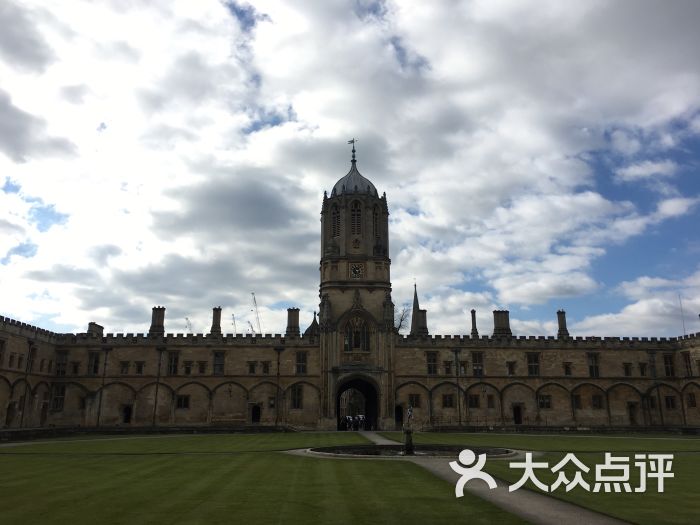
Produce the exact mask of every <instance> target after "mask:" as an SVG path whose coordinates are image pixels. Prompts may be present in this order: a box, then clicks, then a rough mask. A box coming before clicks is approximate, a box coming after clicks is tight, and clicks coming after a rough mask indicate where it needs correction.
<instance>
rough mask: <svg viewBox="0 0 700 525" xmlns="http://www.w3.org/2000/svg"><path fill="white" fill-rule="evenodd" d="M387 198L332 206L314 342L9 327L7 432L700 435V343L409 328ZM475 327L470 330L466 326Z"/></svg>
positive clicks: (361, 183)
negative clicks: (363, 425) (399, 295)
mask: <svg viewBox="0 0 700 525" xmlns="http://www.w3.org/2000/svg"><path fill="white" fill-rule="evenodd" d="M388 218H389V208H388V205H387V199H386V195H385V194H384V195H381V196H380V195H379V193H378V192H377V190H376V188H375V187H374V185H373V184H372V183H371V182H370V181H369V180H368V179H366V178H365V177H364V176H362V175H361V174H360V172H359V171H358V169H357V165H356V160H355V152H354V149H353V158H352V163H351V168H350V171H349V172H348V173H347V175H345V176H344V177H342V178H341V179H340V180H339V181H338V182H337V183H336V184H335V186H334V187H333V189H332V191H331V193H330V195H328V194H326V193H324V197H323V203H322V208H321V261H320V305H319V315H318V319H316V315H315V314H314V320H313V322H312V323H311V325H310V326H308V328H306V329H305V330H304V331H303V333H302V332H301V329H300V326H299V310H298V309H295V308H291V309H289V310H288V322H287V327H286V331H285V333H284V334H279V335H253V334H246V335H241V334H223V333H222V330H221V308H219V307H217V308H214V309H213V315H212V325H211V329H210V331H209V333H207V334H172V333H166V330H165V327H166V323H165V308H164V307H161V306H156V307H154V308H153V312H152V321H151V327H150V330H149V332H148V333H147V334H132V333H128V334H111V333H104V331H103V327H102V326H99V325H97V324H96V323H90V324H89V326H88V329H87V332H85V333H78V334H63V333H53V332H50V331H47V330H43V329H41V328H37V327H35V326H30V325H27V324H25V323H20V322H17V321H15V320H12V319H9V318H4V317H0V428H20V427H22V428H36V427H45V426H57V427H58V426H82V427H114V426H122V427H123V426H129V427H142V426H165V425H178V426H194V425H275V424H280V425H281V424H284V425H292V426H297V427H305V428H322V429H335V428H336V427H337V425H338V422H339V418H340V415H341V414H342V415H356V414H358V413H362V414H363V415H365V417H366V420H367V424H368V425H370V426H372V427H374V428H379V429H394V428H398V427H400V426H401V425H402V423H403V420H404V418H405V414H406V410H407V408H408V406H409V405H410V406H412V407H413V413H414V423H415V424H416V425H417V426H418V427H429V426H432V427H439V426H456V425H470V426H475V425H477V426H502V425H503V426H517V425H528V426H566V427H601V426H614V427H621V426H639V427H642V426H655V425H658V426H673V427H680V426H696V427H697V426H700V409H699V408H698V404H697V403H698V398H699V397H700V334H694V335H691V336H684V337H678V338H645V337H642V338H627V337H624V338H610V337H605V338H602V337H586V338H582V337H575V338H574V337H570V336H569V332H568V330H567V327H566V317H565V313H564V312H563V311H560V312H557V316H558V321H559V330H558V333H557V334H556V336H548V337H544V336H541V337H518V336H514V335H513V334H512V333H511V329H510V324H509V317H508V311H494V312H493V316H494V330H493V333H492V334H491V335H479V332H478V330H477V326H476V315H475V311H474V310H472V312H471V331H470V333H469V334H468V335H455V336H444V335H431V334H429V333H428V327H427V320H426V316H427V313H426V311H425V310H421V309H420V307H419V303H418V294H417V292H416V293H415V295H414V302H413V311H412V318H411V330H410V334H409V335H407V336H404V335H399V334H398V332H397V331H396V330H395V328H394V304H393V302H392V297H391V275H390V270H391V260H390V258H389V253H390V252H389V222H388ZM465 325H466V320H465Z"/></svg>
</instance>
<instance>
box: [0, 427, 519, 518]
mask: <svg viewBox="0 0 700 525" xmlns="http://www.w3.org/2000/svg"><path fill="white" fill-rule="evenodd" d="M358 442H364V439H363V438H362V437H361V436H359V435H358V434H354V433H299V434H260V435H198V436H162V437H141V438H136V439H113V440H112V439H97V440H94V441H87V440H81V441H54V442H49V443H32V444H28V445H21V446H13V447H0V469H1V471H2V477H0V480H1V481H0V509H1V511H0V522H2V523H13V524H15V523H66V524H81V523H90V524H94V523H99V524H113V523H129V524H141V523H159V524H160V523H202V524H205V523H206V524H212V523H226V524H230V523H244V524H257V523H265V524H267V523H300V524H301V523H303V524H308V523H355V524H361V523H467V522H468V523H506V524H508V523H522V522H521V521H520V520H518V519H517V518H515V517H514V516H512V515H510V514H508V513H506V512H503V511H501V510H500V509H498V508H496V507H494V506H492V505H491V504H489V503H487V502H485V501H483V500H480V499H478V498H476V497H474V496H471V495H466V496H465V498H462V499H459V500H457V499H455V497H454V487H453V486H452V485H451V484H449V483H447V482H445V481H443V480H440V479H439V478H437V477H435V476H433V475H432V474H430V473H429V472H427V471H425V470H423V469H422V468H421V467H418V466H417V465H414V464H412V463H408V462H403V461H383V460H362V459H357V460H356V459H351V460H344V459H317V458H309V457H297V456H291V455H288V454H283V453H281V452H277V451H279V450H283V449H289V448H301V447H309V446H322V445H333V444H353V443H358ZM159 453H162V454H159Z"/></svg>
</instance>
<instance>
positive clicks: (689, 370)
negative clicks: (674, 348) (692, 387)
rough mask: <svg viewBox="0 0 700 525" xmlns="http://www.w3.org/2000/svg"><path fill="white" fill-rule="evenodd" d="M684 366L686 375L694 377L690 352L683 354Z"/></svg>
mask: <svg viewBox="0 0 700 525" xmlns="http://www.w3.org/2000/svg"><path fill="white" fill-rule="evenodd" d="M682 355H683V364H684V365H685V375H686V376H687V377H690V376H692V375H693V367H692V366H691V364H690V352H683V354H682Z"/></svg>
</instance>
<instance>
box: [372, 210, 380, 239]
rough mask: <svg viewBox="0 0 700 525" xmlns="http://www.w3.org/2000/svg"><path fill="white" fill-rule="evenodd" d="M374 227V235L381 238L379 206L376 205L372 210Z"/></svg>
mask: <svg viewBox="0 0 700 525" xmlns="http://www.w3.org/2000/svg"><path fill="white" fill-rule="evenodd" d="M372 228H373V230H374V237H375V238H376V239H379V208H377V207H376V206H375V207H374V211H373V212H372Z"/></svg>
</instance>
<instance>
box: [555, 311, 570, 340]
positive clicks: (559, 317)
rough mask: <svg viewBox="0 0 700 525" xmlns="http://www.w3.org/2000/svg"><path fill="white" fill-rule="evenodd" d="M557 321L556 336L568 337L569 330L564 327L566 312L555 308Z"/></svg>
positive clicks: (560, 337)
mask: <svg viewBox="0 0 700 525" xmlns="http://www.w3.org/2000/svg"><path fill="white" fill-rule="evenodd" d="M557 321H559V331H558V332H557V337H558V338H559V339H563V338H566V337H569V330H567V329H566V312H565V311H564V310H557Z"/></svg>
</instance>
